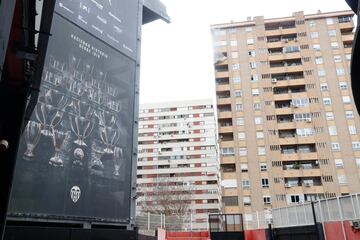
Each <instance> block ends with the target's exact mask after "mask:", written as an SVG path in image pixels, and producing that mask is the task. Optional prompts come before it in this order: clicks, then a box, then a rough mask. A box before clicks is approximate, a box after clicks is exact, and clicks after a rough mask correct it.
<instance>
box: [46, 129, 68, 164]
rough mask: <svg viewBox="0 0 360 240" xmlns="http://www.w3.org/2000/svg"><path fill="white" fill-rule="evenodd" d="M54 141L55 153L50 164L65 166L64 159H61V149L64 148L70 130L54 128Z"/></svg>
mask: <svg viewBox="0 0 360 240" xmlns="http://www.w3.org/2000/svg"><path fill="white" fill-rule="evenodd" d="M52 132H53V134H52V137H51V138H52V143H53V145H54V148H55V155H54V156H53V157H51V158H50V160H49V164H50V165H52V166H54V167H63V166H64V161H63V160H62V159H61V157H62V155H61V150H62V149H63V148H64V145H65V144H66V141H67V139H68V137H69V132H63V131H58V130H55V129H54V128H53V129H52Z"/></svg>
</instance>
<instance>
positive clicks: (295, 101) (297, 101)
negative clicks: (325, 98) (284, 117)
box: [291, 98, 309, 107]
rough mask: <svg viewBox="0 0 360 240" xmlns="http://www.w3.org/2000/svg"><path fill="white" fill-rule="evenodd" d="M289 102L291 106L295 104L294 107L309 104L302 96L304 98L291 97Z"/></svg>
mask: <svg viewBox="0 0 360 240" xmlns="http://www.w3.org/2000/svg"><path fill="white" fill-rule="evenodd" d="M291 104H292V105H293V106H296V107H303V106H307V105H309V99H308V98H304V99H293V100H292V101H291Z"/></svg>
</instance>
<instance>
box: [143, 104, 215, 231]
mask: <svg viewBox="0 0 360 240" xmlns="http://www.w3.org/2000/svg"><path fill="white" fill-rule="evenodd" d="M138 141H139V156H138V172H137V176H138V179H137V183H138V195H139V198H138V211H153V212H164V213H165V214H166V211H167V210H166V209H163V208H166V207H165V206H162V205H164V204H165V205H167V203H169V204H170V203H171V202H174V201H175V202H179V201H181V202H183V203H184V204H185V205H187V204H188V205H189V206H188V209H187V210H186V211H187V212H188V213H189V214H191V215H192V219H191V221H192V222H193V224H192V228H193V229H207V227H208V223H207V221H208V214H209V213H219V212H220V211H221V192H220V173H219V170H220V164H219V159H218V150H217V132H216V118H215V112H214V107H213V102H212V100H196V101H184V102H168V103H158V104H146V105H141V106H140V116H139V138H138ZM162 192H164V194H162ZM169 192H170V195H172V196H169ZM159 195H160V197H159ZM166 198H168V199H166ZM174 207H175V208H177V209H180V208H183V207H184V205H182V204H181V203H180V205H178V206H174ZM171 215H175V214H171ZM182 215H188V214H182Z"/></svg>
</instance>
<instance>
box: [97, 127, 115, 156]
mask: <svg viewBox="0 0 360 240" xmlns="http://www.w3.org/2000/svg"><path fill="white" fill-rule="evenodd" d="M99 133H100V139H101V140H102V141H103V143H104V144H105V145H106V148H105V149H104V152H105V153H109V154H113V153H114V151H113V150H112V147H114V145H115V144H116V143H117V141H118V140H119V137H120V134H119V131H118V130H117V129H114V128H112V127H103V126H100V128H99Z"/></svg>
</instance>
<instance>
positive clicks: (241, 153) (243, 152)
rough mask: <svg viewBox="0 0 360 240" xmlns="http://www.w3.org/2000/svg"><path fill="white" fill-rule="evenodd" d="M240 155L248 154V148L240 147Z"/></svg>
mask: <svg viewBox="0 0 360 240" xmlns="http://www.w3.org/2000/svg"><path fill="white" fill-rule="evenodd" d="M239 155H240V156H246V155H247V149H246V148H239Z"/></svg>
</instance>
